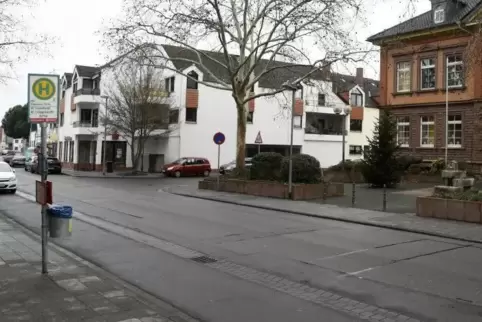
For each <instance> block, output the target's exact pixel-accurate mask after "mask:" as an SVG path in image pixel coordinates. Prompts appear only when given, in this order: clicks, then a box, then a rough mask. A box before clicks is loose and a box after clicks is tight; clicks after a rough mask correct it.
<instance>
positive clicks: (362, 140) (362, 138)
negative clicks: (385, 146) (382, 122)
mask: <svg viewBox="0 0 482 322" xmlns="http://www.w3.org/2000/svg"><path fill="white" fill-rule="evenodd" d="M379 115H380V110H379V109H378V108H372V107H364V111H363V122H362V132H349V133H348V139H347V152H346V153H347V154H346V155H347V159H352V160H358V159H362V158H363V155H350V154H349V150H348V149H349V146H350V145H359V146H362V148H363V146H365V145H368V139H367V136H368V137H369V138H372V136H373V131H374V129H375V122H377V120H378V117H379Z"/></svg>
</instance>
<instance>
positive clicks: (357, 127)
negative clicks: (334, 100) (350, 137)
mask: <svg viewBox="0 0 482 322" xmlns="http://www.w3.org/2000/svg"><path fill="white" fill-rule="evenodd" d="M362 124H363V120H350V131H352V132H361V131H362Z"/></svg>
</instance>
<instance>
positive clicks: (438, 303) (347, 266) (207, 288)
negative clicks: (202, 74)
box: [0, 169, 482, 322]
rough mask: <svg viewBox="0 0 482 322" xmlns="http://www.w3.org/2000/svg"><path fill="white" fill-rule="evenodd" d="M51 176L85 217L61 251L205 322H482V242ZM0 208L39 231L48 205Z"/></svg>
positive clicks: (149, 185) (187, 181)
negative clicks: (42, 209)
mask: <svg viewBox="0 0 482 322" xmlns="http://www.w3.org/2000/svg"><path fill="white" fill-rule="evenodd" d="M17 174H18V179H19V191H21V192H22V191H23V192H27V193H28V194H30V195H33V194H34V182H35V180H36V179H38V176H37V175H32V174H29V173H24V172H23V169H18V170H17ZM49 179H51V180H52V181H53V184H54V201H55V202H59V203H67V204H70V205H72V206H73V207H74V209H75V210H76V211H78V212H79V213H78V214H77V217H78V218H79V219H80V220H79V221H75V223H74V236H73V237H72V239H71V240H66V241H61V242H60V243H61V244H62V245H64V246H65V247H67V248H69V249H71V250H72V251H74V252H76V253H77V254H78V255H80V256H82V257H84V258H86V259H88V260H91V261H93V262H95V263H96V264H98V265H101V266H102V267H104V268H105V269H107V270H109V271H111V272H112V273H114V274H116V275H118V276H120V277H121V278H123V279H125V280H127V281H129V282H131V283H133V284H136V285H138V286H140V287H141V288H143V289H145V290H147V291H149V292H151V293H153V294H155V295H157V296H159V297H161V298H163V299H165V300H167V301H169V302H171V303H173V304H174V305H176V306H178V307H180V308H182V309H185V310H186V311H188V313H190V314H192V315H194V316H196V317H198V318H200V319H202V320H205V321H213V322H227V321H229V322H238V321H239V322H245V321H269V322H271V321H277V322H278V321H286V322H288V321H289V322H292V321H303V322H305V321H328V322H331V321H334V322H336V321H361V320H362V318H364V320H368V321H408V320H409V319H412V320H410V321H464V322H465V321H482V307H480V305H481V303H482V294H481V287H482V283H481V282H482V281H481V277H480V272H481V271H482V250H481V248H480V245H476V244H475V245H473V244H469V243H463V242H457V241H453V240H447V239H441V238H434V237H428V236H424V235H419V234H411V233H405V232H397V231H392V230H386V229H381V228H375V227H367V226H362V225H354V224H348V223H342V222H337V221H329V220H322V219H316V218H308V217H303V216H297V215H292V214H288V213H282V212H274V211H267V210H260V209H253V208H247V207H240V206H235V205H229V204H222V203H216V202H211V201H204V200H199V199H192V198H186V197H180V196H175V195H171V194H169V193H167V192H164V191H163V188H166V187H168V186H172V185H193V184H195V183H196V179H193V178H181V179H174V178H168V179H167V178H166V179H132V178H129V179H118V178H115V179H114V178H112V179H101V178H100V179H87V178H73V177H68V176H49ZM20 194H21V195H23V194H22V193H20ZM23 196H25V195H23ZM0 200H1V201H0V210H2V209H3V210H7V212H8V213H9V215H10V216H12V217H14V218H16V219H17V220H19V221H20V222H23V223H24V224H26V225H28V226H31V227H37V226H38V222H39V219H40V216H39V215H38V213H35V209H38V206H34V205H32V203H30V202H28V201H27V200H25V199H22V198H18V197H12V196H10V195H2V196H0Z"/></svg>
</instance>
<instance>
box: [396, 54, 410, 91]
mask: <svg viewBox="0 0 482 322" xmlns="http://www.w3.org/2000/svg"><path fill="white" fill-rule="evenodd" d="M402 65H404V66H403V67H402ZM396 67H397V92H398V93H405V92H410V89H411V88H410V87H411V84H412V82H411V75H412V70H411V67H412V66H411V62H409V61H400V62H398V63H397V65H396ZM404 73H408V76H406V77H408V88H407V89H401V88H400V85H401V82H400V77H401V76H402V75H403V74H404Z"/></svg>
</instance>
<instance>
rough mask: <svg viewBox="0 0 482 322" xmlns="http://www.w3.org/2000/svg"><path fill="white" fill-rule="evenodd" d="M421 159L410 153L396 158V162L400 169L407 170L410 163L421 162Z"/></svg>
mask: <svg viewBox="0 0 482 322" xmlns="http://www.w3.org/2000/svg"><path fill="white" fill-rule="evenodd" d="M422 161H423V159H422V158H420V157H415V156H411V155H402V156H400V157H398V158H397V162H398V164H399V166H400V170H402V171H404V172H405V171H407V170H408V169H409V168H410V166H411V165H413V164H420V163H422Z"/></svg>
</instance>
